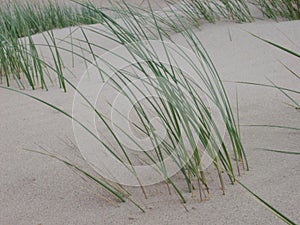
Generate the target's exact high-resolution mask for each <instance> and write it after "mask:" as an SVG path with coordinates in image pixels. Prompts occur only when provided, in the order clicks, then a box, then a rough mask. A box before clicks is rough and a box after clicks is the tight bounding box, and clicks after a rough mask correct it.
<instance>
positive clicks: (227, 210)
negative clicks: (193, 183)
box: [0, 0, 300, 225]
mask: <svg viewBox="0 0 300 225" xmlns="http://www.w3.org/2000/svg"><path fill="white" fill-rule="evenodd" d="M136 2H141V1H140V0H137V1H136ZM93 26H94V27H97V28H99V27H100V28H101V25H93ZM299 27H300V21H293V22H280V23H275V22H271V21H257V22H254V23H251V24H235V23H229V22H219V23H217V24H215V25H212V24H206V23H204V24H203V25H202V26H201V27H200V29H195V32H196V33H197V35H198V36H199V37H200V38H201V40H202V42H203V44H204V46H205V47H206V49H207V51H208V53H209V54H210V56H211V57H212V60H213V62H214V64H215V66H216V67H217V70H218V71H219V74H220V76H221V79H222V80H223V81H224V82H225V86H226V90H227V92H228V94H229V97H230V100H231V102H232V106H233V109H234V110H235V98H236V90H238V96H239V107H240V108H239V111H240V122H241V124H243V125H247V124H280V125H285V126H295V127H300V120H299V112H297V111H296V110H294V109H292V108H290V107H289V106H288V105H286V104H284V103H285V102H287V100H286V98H285V97H284V96H283V95H282V94H281V93H280V92H279V91H278V90H276V89H270V88H269V89H268V88H263V87H257V86H250V85H242V84H236V83H234V81H249V82H258V83H268V81H267V79H266V78H269V79H271V80H272V81H274V82H275V83H276V84H280V86H284V87H287V88H294V89H297V88H299V83H296V82H295V80H293V78H292V77H291V76H290V75H289V72H288V71H287V70H286V69H285V68H284V67H283V66H282V65H281V64H280V63H279V62H278V60H279V61H282V62H284V63H285V64H287V65H289V66H290V67H291V68H293V69H294V70H295V71H300V64H299V60H298V59H296V58H294V57H292V56H289V55H288V54H286V53H284V52H282V51H279V50H277V49H275V48H273V47H271V46H270V45H267V44H265V43H263V42H262V41H260V40H258V39H256V38H254V37H252V36H251V35H250V34H249V33H247V31H248V32H251V33H254V34H257V35H259V36H261V37H263V38H267V39H269V40H272V41H275V42H276V43H279V44H282V45H284V46H286V47H288V48H290V49H293V50H296V51H298V52H299V51H300V48H299V46H300V29H299ZM68 32H69V28H66V29H62V30H56V31H55V34H56V37H65V36H67V35H68ZM89 37H90V38H91V40H95V42H97V43H100V44H101V43H103V44H106V47H107V48H113V47H114V46H113V45H112V44H110V43H108V42H107V40H99V39H97V37H94V36H93V34H90V36H89ZM93 38H94V39H93ZM172 38H173V39H174V40H176V41H177V42H178V43H181V42H182V40H181V37H180V35H177V34H174V35H173V36H172ZM34 39H35V41H36V42H39V41H40V42H42V41H43V40H42V38H41V35H40V34H37V35H35V37H34ZM62 45H63V43H62ZM66 46H67V45H66ZM41 51H43V49H41ZM99 54H101V52H99ZM45 55H47V52H45ZM63 57H64V58H66V59H69V60H68V61H69V62H68V61H66V62H67V63H69V64H70V63H71V59H70V55H68V54H65V55H64V56H63ZM76 60H78V61H76V63H75V65H76V67H75V69H73V73H75V75H76V77H72V76H71V75H69V76H68V78H69V79H71V80H72V82H73V83H75V84H76V83H77V82H78V81H79V80H80V77H81V75H82V73H83V72H84V70H85V67H84V65H83V63H80V60H79V59H76ZM26 93H29V94H32V95H34V96H37V97H39V98H42V99H44V100H46V101H49V102H51V103H53V104H55V105H57V106H59V107H62V108H63V109H64V110H66V111H67V112H71V111H72V103H73V96H74V92H73V91H72V90H69V91H68V92H67V93H63V92H62V90H60V89H59V88H58V87H57V86H55V87H51V88H50V90H49V91H48V92H45V91H42V90H36V91H30V90H27V91H26ZM298 100H300V99H298ZM0 105H1V110H0V130H1V135H0V178H1V182H0V200H1V201H0V224H3V225H6V224H11V225H14V224H28V225H29V224H43V225H45V224H51V225H53V224H144V225H146V224H172V225H173V224H174V225H175V224H178V225H182V224H282V222H281V221H280V220H279V219H278V218H277V217H275V216H274V215H273V214H272V213H270V212H269V211H268V210H266V209H265V208H264V207H263V206H262V205H261V204H259V203H258V202H257V201H256V200H255V199H254V198H253V197H252V196H251V195H249V194H248V193H247V192H245V191H244V190H243V189H242V188H241V187H240V186H238V185H234V186H232V185H230V184H229V182H228V184H227V186H226V195H225V196H223V195H222V192H221V191H220V190H219V187H218V185H215V186H213V187H212V192H213V194H212V198H211V200H210V201H205V202H202V203H199V202H198V201H197V200H196V199H190V197H189V196H190V194H188V193H186V194H185V195H186V197H187V198H188V199H189V202H188V204H187V205H186V206H187V208H188V209H189V212H185V210H184V208H183V207H182V206H181V204H180V202H179V201H178V198H177V197H176V195H175V194H174V193H173V194H172V195H171V196H169V195H168V193H167V189H166V188H165V187H164V185H163V184H157V185H154V186H150V187H147V188H146V191H147V193H148V195H149V199H147V200H145V199H144V198H143V196H142V193H141V191H140V189H137V188H130V190H131V191H132V192H133V193H134V194H135V198H136V199H138V202H139V203H141V204H142V205H143V206H144V207H145V208H146V210H147V212H146V213H145V214H143V213H141V212H139V211H138V210H137V209H136V208H135V207H133V206H132V205H131V204H130V203H129V204H121V203H115V205H113V204H111V203H109V202H107V201H106V200H104V199H103V198H101V196H105V197H107V196H109V195H108V194H107V193H106V192H105V191H103V190H102V189H101V188H99V187H96V186H92V185H87V184H86V182H84V181H82V180H81V179H80V178H78V176H77V175H75V174H74V173H72V171H70V170H69V169H67V168H66V167H65V166H64V165H62V164H61V163H58V162H56V161H54V160H52V159H49V158H47V157H44V156H40V155H36V154H32V153H28V152H25V151H22V149H23V148H27V149H39V147H38V146H43V147H44V148H46V149H49V150H51V151H54V152H56V153H59V154H60V153H63V154H65V153H66V152H67V153H68V152H70V153H71V154H70V155H71V156H70V157H73V156H72V154H75V153H74V146H72V143H75V139H74V135H73V129H72V122H71V121H70V120H68V119H67V118H65V117H64V116H62V115H61V114H59V113H57V112H56V111H54V110H53V109H49V108H47V107H46V106H44V105H41V104H40V103H37V102H36V101H34V100H32V99H29V98H27V97H24V96H20V95H18V94H15V93H12V92H9V91H6V90H2V89H1V90H0ZM241 131H242V140H243V143H244V145H245V149H246V151H247V154H248V158H249V163H250V172H247V173H246V175H243V176H242V177H241V178H240V180H241V181H242V182H243V183H245V184H246V185H247V186H248V187H249V188H251V190H253V191H254V192H256V193H257V194H258V195H259V196H261V197H262V198H264V199H265V200H267V201H268V202H269V203H270V204H271V205H273V206H274V207H275V208H277V209H278V210H280V211H281V212H283V213H284V214H286V215H288V216H289V217H290V218H292V219H293V220H294V221H295V222H298V223H300V220H299V202H300V193H299V185H300V183H299V182H300V179H299V178H300V177H299V174H300V171H299V168H300V167H299V166H300V164H299V159H298V157H295V156H290V155H282V154H276V153H268V152H262V151H259V150H257V148H260V147H261V148H263V147H265V148H278V149H291V150H295V151H296V150H298V149H299V146H300V138H299V132H298V131H285V130H282V129H270V128H259V127H247V126H242V127H241ZM75 160H76V159H75ZM175 179H177V180H180V178H175ZM210 179H211V182H212V183H214V181H213V178H210ZM179 182H180V181H179ZM100 195H101V196H100Z"/></svg>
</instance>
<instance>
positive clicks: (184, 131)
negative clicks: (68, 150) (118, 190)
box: [17, 2, 248, 203]
mask: <svg viewBox="0 0 300 225" xmlns="http://www.w3.org/2000/svg"><path fill="white" fill-rule="evenodd" d="M124 4H125V6H124V7H126V8H127V10H128V12H129V13H128V14H127V15H124V14H123V13H122V12H120V16H119V20H118V21H117V20H115V19H113V18H112V17H110V16H109V15H107V14H106V13H104V12H103V11H102V10H100V9H98V8H96V7H94V6H91V5H89V6H85V7H87V8H88V10H92V11H93V12H94V13H97V14H99V16H100V17H101V18H103V25H104V27H106V29H107V32H104V31H103V30H101V31H97V30H93V32H94V33H95V34H97V35H98V36H99V37H100V38H106V39H108V40H110V41H114V42H116V43H117V44H119V45H121V46H123V47H124V48H125V49H126V52H127V53H128V55H129V56H130V57H129V58H124V57H123V55H116V57H118V58H119V60H122V61H123V62H127V63H130V65H132V66H133V69H134V70H133V71H132V70H130V69H128V70H127V69H126V68H122V69H121V70H115V65H113V64H111V63H110V62H109V60H107V59H105V58H104V57H102V56H99V55H97V54H95V52H96V51H94V50H95V49H97V48H98V49H102V50H103V49H104V50H105V46H100V45H98V44H97V43H94V42H91V41H89V40H88V38H87V35H86V31H87V30H88V31H90V30H89V28H82V29H81V31H82V33H83V37H84V38H83V39H82V40H78V41H81V42H82V43H83V44H85V45H86V46H89V47H90V48H87V49H86V48H82V47H80V46H81V45H76V46H74V49H75V48H79V49H80V50H81V51H83V52H86V53H88V54H89V55H92V58H93V59H94V61H91V60H89V59H88V58H85V56H84V55H80V54H78V53H76V51H75V50H74V51H73V50H67V49H64V48H62V47H58V46H56V48H57V50H60V51H68V52H72V53H73V54H77V56H79V57H81V58H82V60H85V61H87V62H89V63H91V64H92V65H93V66H95V67H96V68H97V71H99V74H98V75H99V76H101V77H102V79H104V80H105V79H108V78H109V80H108V81H109V84H110V86H111V87H112V88H113V89H114V90H116V91H119V92H121V90H122V87H123V86H124V85H126V86H127V84H132V86H131V89H130V93H133V94H131V95H124V96H123V97H124V98H126V99H127V100H128V102H131V103H133V102H135V100H136V97H137V96H143V97H144V99H145V101H146V105H147V106H146V108H147V109H149V110H146V108H145V107H144V106H143V105H142V104H141V103H139V102H138V103H137V104H133V108H132V111H133V112H134V113H135V114H136V115H137V119H136V120H135V121H131V120H129V118H127V117H126V115H124V114H122V113H123V112H121V111H118V112H117V113H118V114H119V117H121V118H125V119H126V120H128V122H131V123H133V126H134V128H135V129H136V130H137V131H138V132H139V133H141V134H143V135H144V136H146V137H147V138H149V140H150V142H151V144H152V152H151V153H149V152H148V151H147V149H145V147H144V146H142V145H140V144H139V143H138V142H137V141H136V140H135V138H134V136H133V134H132V133H127V132H125V131H124V130H123V129H122V127H119V125H118V124H114V121H111V119H109V118H107V116H106V115H105V114H104V113H102V111H101V110H100V109H97V108H96V107H95V106H94V105H93V104H92V102H91V101H90V100H89V99H88V98H87V97H86V96H85V95H84V92H82V91H81V90H80V89H77V88H76V87H75V86H74V85H73V84H72V83H70V82H69V81H68V80H67V79H66V78H64V77H62V78H61V79H63V80H64V82H66V83H68V84H69V86H70V87H71V88H73V89H75V91H76V92H77V94H78V96H79V98H81V99H83V101H84V102H85V105H88V106H89V107H90V110H92V111H93V112H95V113H96V115H97V121H98V122H99V123H100V124H101V132H102V133H107V134H109V135H110V136H111V138H110V140H109V142H107V139H105V138H104V139H101V138H99V137H98V136H97V134H95V133H94V132H93V131H92V130H91V129H90V128H89V125H88V124H85V123H84V121H79V120H78V119H77V118H76V117H74V115H70V114H68V113H66V112H65V111H63V110H61V109H59V108H58V107H56V106H54V105H51V104H49V103H47V102H45V101H43V100H41V99H38V98H36V97H33V96H30V95H29V94H26V93H23V94H24V95H26V96H29V97H31V98H33V99H35V100H37V101H39V102H41V103H43V104H46V105H48V106H50V107H52V108H54V109H56V110H58V111H59V112H61V113H62V114H64V115H65V116H67V117H69V118H71V119H72V120H73V121H74V122H75V123H76V124H78V125H79V126H80V127H81V128H82V129H83V130H84V132H86V134H88V135H90V136H91V137H92V138H93V140H94V139H95V140H96V141H97V142H99V143H100V144H101V146H102V147H103V149H99V150H98V151H106V152H108V153H110V154H111V157H113V158H115V159H116V160H117V161H118V162H120V163H121V164H122V165H124V169H125V170H128V171H129V172H130V173H131V174H132V175H133V176H134V177H135V178H136V180H137V181H138V183H139V184H140V186H141V188H142V190H143V192H144V194H145V196H146V192H145V190H144V188H143V182H144V180H143V178H142V177H140V176H139V175H138V173H137V171H136V170H135V166H134V162H135V161H137V160H141V157H142V160H143V163H145V164H146V165H151V167H152V168H153V170H155V171H156V173H158V174H159V176H161V178H162V180H164V182H165V183H166V184H167V186H168V188H169V189H170V188H173V189H174V191H175V192H176V193H177V196H178V197H179V199H180V200H181V202H182V203H186V199H185V197H184V195H183V189H181V188H179V187H178V185H177V184H176V183H175V181H173V179H172V177H171V175H172V171H170V169H169V166H168V165H167V164H165V160H166V158H170V159H171V162H172V163H171V164H172V165H173V166H175V167H176V168H177V171H179V173H180V174H181V175H182V176H183V177H184V179H185V182H186V187H187V189H188V190H189V191H190V192H191V193H192V195H194V192H195V190H197V191H198V192H199V199H200V200H204V199H205V198H209V196H210V185H209V183H208V180H207V172H206V170H205V168H206V165H205V164H204V162H203V161H202V157H203V156H204V154H206V155H207V156H208V157H209V158H210V159H211V163H212V165H213V168H214V169H213V170H214V172H215V174H216V177H217V179H219V181H220V189H221V190H222V193H223V194H224V193H225V181H224V178H223V172H225V174H227V177H228V179H229V180H230V181H231V183H232V184H233V183H234V182H235V179H236V174H238V175H240V174H241V171H242V170H246V169H248V163H247V159H246V155H245V151H244V149H243V145H242V143H241V140H240V137H239V134H238V128H237V125H236V122H235V119H234V116H233V113H232V110H231V107H230V104H229V100H228V98H227V94H226V91H225V89H224V87H223V84H222V82H221V80H220V77H219V74H218V72H217V71H216V69H215V67H214V65H213V63H212V61H211V59H210V58H209V56H208V54H207V52H206V51H205V49H204V47H203V45H202V44H201V41H200V40H199V38H198V37H197V35H196V34H195V33H194V32H193V31H192V30H191V29H189V27H187V26H186V23H184V22H182V20H181V18H180V17H179V16H178V15H177V14H176V12H175V11H172V10H171V12H172V13H174V15H172V18H173V21H174V22H173V25H174V26H180V27H181V28H180V29H181V30H182V32H181V33H180V35H181V36H182V39H183V41H184V42H185V45H186V46H188V47H189V54H187V53H186V48H183V47H182V46H179V45H178V44H176V42H175V41H173V40H172V38H170V36H168V35H167V34H166V32H165V30H164V29H163V27H162V26H160V24H159V22H158V19H157V18H158V17H157V16H156V14H155V13H154V11H153V10H152V9H151V5H150V4H149V6H150V16H151V20H150V21H151V23H152V25H153V27H152V30H151V29H149V28H147V27H145V26H144V24H143V21H140V20H139V19H138V18H137V17H135V15H136V14H135V12H134V11H131V10H130V7H129V6H128V5H126V3H125V2H124ZM170 21H171V20H170ZM149 32H150V34H152V35H151V39H150V38H149ZM153 37H155V39H154V40H155V41H159V42H160V43H162V45H161V48H160V49H159V50H158V49H157V48H155V44H153V42H152V40H153ZM167 42H168V43H171V44H172V46H174V48H176V52H177V53H178V54H179V55H180V56H181V60H179V61H176V60H175V61H174V58H173V55H172V48H170V47H168V45H166V43H167ZM54 44H55V41H54V40H53V41H52V43H48V45H49V48H53V47H55V46H53V45H54ZM173 50H174V49H173ZM160 55H164V56H166V59H167V61H166V62H163V61H162V59H161V58H160ZM97 60H99V61H100V62H101V63H100V65H103V63H104V65H107V66H108V67H109V68H111V69H112V70H113V71H114V74H115V75H114V76H113V77H109V74H107V71H105V70H103V68H102V67H101V66H99V64H98V63H95V61H97ZM140 60H142V61H143V63H141V62H140ZM58 64H59V63H58ZM186 66H188V68H189V69H190V70H191V71H190V72H191V74H193V76H194V77H193V76H192V77H191V74H185V71H184V68H187V67H186ZM52 69H53V70H54V71H56V72H57V73H58V74H59V73H60V71H61V67H60V66H58V67H53V68H52ZM94 75H95V74H94ZM141 77H142V78H143V79H142V81H143V83H142V85H141V86H136V85H134V81H135V80H137V79H140V78H141ZM143 85H148V86H149V85H150V87H151V88H152V89H153V90H154V92H155V95H156V96H157V97H156V98H151V96H150V97H149V96H148V92H147V90H148V89H147V88H146V89H145V88H142V87H143ZM127 87H128V86H127ZM134 91H137V92H134ZM17 92H19V93H22V92H20V91H17ZM134 93H135V94H134ZM208 100H209V102H210V104H209V105H208V103H207V101H208ZM212 108H215V110H216V111H217V113H218V115H219V116H220V120H221V124H223V126H224V129H225V131H227V132H226V133H227V135H228V138H229V143H226V142H225V141H224V140H223V131H222V126H221V127H220V124H217V123H216V121H215V120H214V116H213V113H212V111H211V109H212ZM153 113H154V114H155V117H157V118H159V120H160V121H161V123H162V125H163V127H164V129H165V134H166V137H164V138H162V137H161V136H160V135H158V134H157V133H156V131H155V128H154V127H153V126H152V123H151V118H152V117H153V115H152V114H153ZM112 126H116V127H117V130H118V133H122V134H123V135H125V137H126V138H127V141H130V142H131V143H132V144H133V145H135V146H136V147H137V148H139V152H140V153H141V154H140V155H139V156H138V158H135V155H132V154H130V152H129V149H127V147H126V145H124V144H122V140H121V139H120V137H119V136H118V135H116V133H115V130H113V129H112ZM111 143H115V145H111ZM157 143H159V144H157ZM232 159H234V162H233V160H232ZM64 163H65V162H64ZM110 172H111V173H112V174H113V173H114V171H110ZM103 182H104V183H103V184H101V183H100V185H102V186H103V187H104V188H105V189H106V190H107V188H106V187H105V186H104V185H106V181H105V180H104V181H103ZM116 182H117V181H116ZM112 194H113V195H114V196H116V194H115V193H112ZM121 196H122V195H121Z"/></svg>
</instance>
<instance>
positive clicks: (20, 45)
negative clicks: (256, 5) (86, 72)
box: [0, 1, 101, 89]
mask: <svg viewBox="0 0 300 225" xmlns="http://www.w3.org/2000/svg"><path fill="white" fill-rule="evenodd" d="M85 4H86V5H88V4H89V3H85ZM94 23H101V18H100V17H99V15H98V14H96V13H94V12H92V11H90V10H89V9H88V8H87V7H85V6H82V7H78V6H75V5H72V6H67V5H59V4H58V3H55V2H51V1H49V2H46V3H35V4H32V3H30V2H25V3H23V4H17V3H16V2H9V3H3V4H1V8H0V68H1V75H2V76H5V80H6V84H7V85H8V86H9V85H10V82H11V79H10V77H12V78H13V79H14V80H15V81H16V82H17V84H18V85H19V87H20V88H25V85H24V80H25V81H26V82H27V84H29V86H30V87H31V88H32V89H35V88H37V87H41V88H45V89H47V82H46V80H48V82H50V83H52V80H51V78H50V77H49V76H48V74H47V73H46V72H45V71H46V68H47V66H46V65H45V64H44V63H42V60H40V59H41V58H42V56H41V55H40V53H39V52H38V50H37V48H36V46H35V43H34V41H33V39H32V35H34V34H36V33H41V32H44V31H49V30H53V29H55V28H63V27H70V26H75V25H81V24H94ZM23 37H25V38H23ZM20 38H22V39H20ZM2 76H1V79H2ZM58 80H59V83H60V84H62V83H63V80H62V79H61V76H59V77H58ZM61 87H64V85H61Z"/></svg>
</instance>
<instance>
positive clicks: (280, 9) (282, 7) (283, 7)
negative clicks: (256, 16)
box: [253, 0, 300, 21]
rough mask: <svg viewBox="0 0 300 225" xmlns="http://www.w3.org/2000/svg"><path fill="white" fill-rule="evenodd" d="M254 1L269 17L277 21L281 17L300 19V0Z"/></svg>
mask: <svg viewBox="0 0 300 225" xmlns="http://www.w3.org/2000/svg"><path fill="white" fill-rule="evenodd" d="M253 3H254V4H255V5H256V6H257V7H258V8H259V9H260V10H261V11H262V13H263V14H264V16H266V17H268V18H271V19H274V20H277V21H278V20H279V19H288V20H298V19H300V1H299V0H255V1H254V2H253Z"/></svg>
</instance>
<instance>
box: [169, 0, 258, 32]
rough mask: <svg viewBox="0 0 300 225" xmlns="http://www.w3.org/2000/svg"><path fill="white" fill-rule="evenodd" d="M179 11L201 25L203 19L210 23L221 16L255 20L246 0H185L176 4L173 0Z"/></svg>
mask: <svg viewBox="0 0 300 225" xmlns="http://www.w3.org/2000/svg"><path fill="white" fill-rule="evenodd" d="M171 2H172V4H173V5H174V7H175V8H177V10H178V11H179V13H181V14H183V15H184V16H185V17H186V18H188V19H189V20H190V21H193V23H194V24H195V25H196V26H199V25H200V23H201V20H203V19H205V20H207V21H208V22H210V23H215V22H216V21H217V20H219V19H220V18H226V19H228V20H232V21H236V22H253V17H252V15H251V13H250V10H249V8H248V5H247V3H246V2H245V1H244V0H238V1H237V0H221V1H215V0H205V1H202V0H192V1H189V0H183V1H180V3H177V4H176V1H171Z"/></svg>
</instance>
